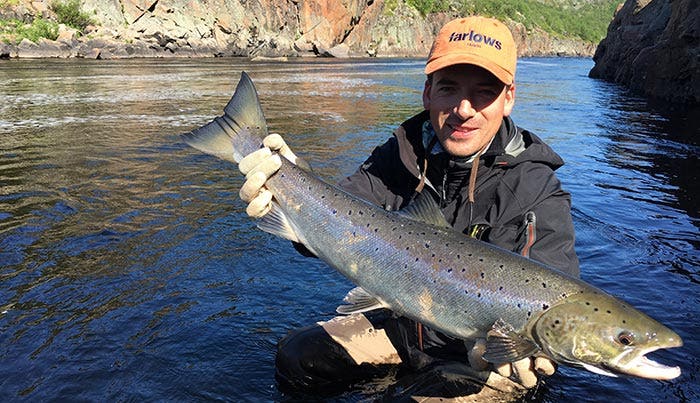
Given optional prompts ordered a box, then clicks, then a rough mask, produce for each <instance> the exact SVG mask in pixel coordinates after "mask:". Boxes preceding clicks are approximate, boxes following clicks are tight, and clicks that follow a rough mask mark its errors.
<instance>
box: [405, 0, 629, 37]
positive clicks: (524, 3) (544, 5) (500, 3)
mask: <svg viewBox="0 0 700 403" xmlns="http://www.w3.org/2000/svg"><path fill="white" fill-rule="evenodd" d="M406 1H407V3H408V4H409V5H410V6H412V7H414V8H415V9H416V10H418V11H419V12H420V13H421V14H422V15H427V14H430V13H437V12H443V11H456V12H457V13H458V14H462V15H470V14H480V15H486V16H489V17H494V18H498V19H500V20H508V19H510V20H513V21H515V22H519V23H521V24H523V25H524V26H525V28H527V29H533V28H540V29H542V30H544V31H545V32H547V33H550V34H553V35H555V36H560V37H567V38H570V37H576V38H580V39H583V40H584V41H588V42H592V43H598V42H600V41H601V40H602V39H603V38H604V37H605V35H606V32H607V29H608V25H609V24H610V21H612V18H613V15H614V13H615V9H616V8H617V6H618V5H619V3H620V2H621V1H622V0H588V1H586V0H583V1H578V0H406Z"/></svg>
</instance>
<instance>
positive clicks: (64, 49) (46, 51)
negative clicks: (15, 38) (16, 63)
mask: <svg viewBox="0 0 700 403" xmlns="http://www.w3.org/2000/svg"><path fill="white" fill-rule="evenodd" d="M71 56H73V51H72V47H71V46H68V45H66V44H65V43H61V42H56V41H51V40H48V39H45V38H41V39H39V40H38V41H37V43H34V42H32V41H30V40H29V39H27V38H24V39H22V41H21V42H20V43H19V45H17V57H21V58H27V59H41V58H68V57H71Z"/></svg>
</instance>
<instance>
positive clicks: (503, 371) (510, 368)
mask: <svg viewBox="0 0 700 403" xmlns="http://www.w3.org/2000/svg"><path fill="white" fill-rule="evenodd" d="M484 352H486V339H477V340H476V342H475V343H474V347H472V349H471V350H469V355H468V358H469V365H470V366H471V367H472V368H474V369H476V370H479V371H484V370H486V369H488V367H489V363H488V362H487V361H485V360H484V359H483V358H482V357H483V355H484ZM495 370H496V372H498V374H499V375H501V376H503V377H505V378H510V377H511V375H514V376H515V377H516V378H517V380H518V382H519V383H520V384H521V385H523V386H524V387H525V388H528V389H530V388H533V387H534V386H535V385H537V374H538V373H539V374H542V375H547V376H550V375H552V374H554V371H555V370H556V368H555V366H554V362H552V360H550V359H548V358H546V357H528V358H523V359H522V360H520V361H516V362H513V363H510V362H508V363H504V364H500V365H496V366H495Z"/></svg>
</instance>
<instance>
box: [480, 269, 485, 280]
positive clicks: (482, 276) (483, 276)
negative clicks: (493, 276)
mask: <svg viewBox="0 0 700 403" xmlns="http://www.w3.org/2000/svg"><path fill="white" fill-rule="evenodd" d="M481 278H482V279H484V278H486V273H484V272H483V271H482V272H481Z"/></svg>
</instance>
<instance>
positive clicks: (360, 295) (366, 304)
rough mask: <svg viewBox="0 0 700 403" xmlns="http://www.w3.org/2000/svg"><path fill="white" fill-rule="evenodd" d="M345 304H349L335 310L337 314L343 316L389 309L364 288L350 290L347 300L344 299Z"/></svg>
mask: <svg viewBox="0 0 700 403" xmlns="http://www.w3.org/2000/svg"><path fill="white" fill-rule="evenodd" d="M343 302H347V303H348V304H346V305H340V306H339V307H338V308H336V309H335V311H336V312H338V313H340V314H343V315H351V314H353V313H360V312H367V311H373V310H375V309H381V308H388V306H387V305H386V304H385V303H384V302H382V301H380V300H378V299H377V298H376V297H374V296H373V295H371V294H370V293H368V292H367V291H365V289H364V288H362V287H355V288H353V289H352V290H350V292H348V293H347V295H345V298H343Z"/></svg>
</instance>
